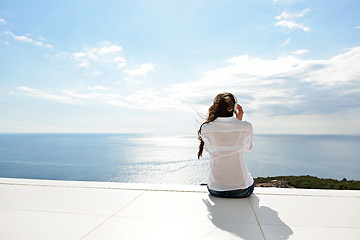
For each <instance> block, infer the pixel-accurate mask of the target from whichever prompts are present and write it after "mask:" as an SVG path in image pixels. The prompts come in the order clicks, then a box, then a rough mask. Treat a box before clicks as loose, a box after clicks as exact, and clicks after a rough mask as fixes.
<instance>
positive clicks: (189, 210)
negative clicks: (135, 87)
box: [0, 178, 360, 240]
mask: <svg viewBox="0 0 360 240" xmlns="http://www.w3.org/2000/svg"><path fill="white" fill-rule="evenodd" d="M0 239H1V240H8V239H16V240H18V239H21V240H23V239H36V240H39V239H47V240H48V239H62V240H64V239H66V240H67V239H101V240H103V239H157V240H158V239H186V240H188V239H222V240H223V239H226V240H227V239H229V240H231V239H246V240H261V239H274V240H278V239H306V240H309V239H336V240H338V239H346V240H352V239H354V240H359V239H360V191H334V190H304V189H277V188H255V193H254V194H253V195H252V196H251V197H250V198H247V199H221V198H215V197H212V196H209V194H208V193H207V191H206V187H204V186H188V185H186V186H175V185H152V184H124V183H103V182H74V181H50V180H30V179H10V178H0Z"/></svg>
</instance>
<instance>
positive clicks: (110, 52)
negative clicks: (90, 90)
mask: <svg viewBox="0 0 360 240" xmlns="http://www.w3.org/2000/svg"><path fill="white" fill-rule="evenodd" d="M121 50H122V47H121V46H119V45H116V44H113V43H111V42H109V41H103V42H101V43H100V44H99V46H98V47H93V48H89V49H87V50H86V51H82V52H74V53H66V52H62V53H61V54H62V55H64V56H67V57H69V58H71V59H73V60H74V61H75V62H76V65H77V66H78V67H84V68H89V67H90V66H92V65H94V64H95V65H96V64H98V63H99V62H102V63H109V62H111V63H116V64H117V65H118V64H124V65H126V60H125V59H124V58H123V57H121V56H119V53H120V52H121Z"/></svg>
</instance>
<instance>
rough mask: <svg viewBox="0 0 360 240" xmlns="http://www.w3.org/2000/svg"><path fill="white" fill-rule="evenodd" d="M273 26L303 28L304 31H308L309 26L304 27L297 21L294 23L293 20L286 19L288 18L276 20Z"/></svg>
mask: <svg viewBox="0 0 360 240" xmlns="http://www.w3.org/2000/svg"><path fill="white" fill-rule="evenodd" d="M275 26H278V27H284V28H289V29H301V30H303V31H305V32H308V31H310V28H309V27H305V26H304V25H302V24H298V23H295V22H293V21H288V20H281V21H278V22H276V23H275Z"/></svg>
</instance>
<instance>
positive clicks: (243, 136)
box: [201, 117, 254, 191]
mask: <svg viewBox="0 0 360 240" xmlns="http://www.w3.org/2000/svg"><path fill="white" fill-rule="evenodd" d="M201 137H202V139H203V141H204V143H205V145H204V149H205V150H206V151H207V152H209V154H210V174H209V179H208V187H209V188H210V189H212V190H216V191H228V190H235V189H245V188H248V187H250V186H251V185H252V184H253V182H254V180H253V178H252V177H251V174H250V172H249V170H248V168H247V165H246V162H245V152H247V151H250V150H251V149H252V146H253V142H252V138H253V129H252V125H251V123H249V122H246V121H240V120H238V119H236V118H234V117H218V118H217V119H215V120H214V121H212V122H210V123H207V124H204V125H203V126H202V128H201Z"/></svg>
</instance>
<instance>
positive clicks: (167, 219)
mask: <svg viewBox="0 0 360 240" xmlns="http://www.w3.org/2000/svg"><path fill="white" fill-rule="evenodd" d="M114 218H133V219H147V220H151V219H153V220H162V221H179V222H212V221H211V219H210V218H207V219H206V220H204V219H189V218H171V217H147V216H131V215H116V216H114ZM221 222H223V223H230V224H250V225H258V223H257V222H252V223H250V222H239V221H237V222H234V221H221Z"/></svg>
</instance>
